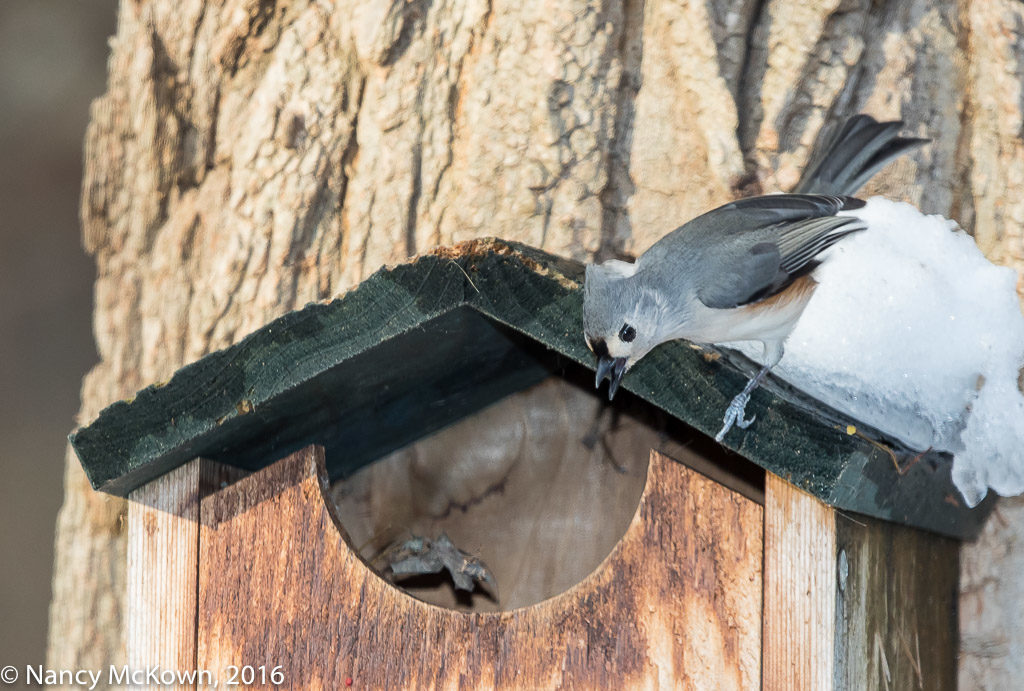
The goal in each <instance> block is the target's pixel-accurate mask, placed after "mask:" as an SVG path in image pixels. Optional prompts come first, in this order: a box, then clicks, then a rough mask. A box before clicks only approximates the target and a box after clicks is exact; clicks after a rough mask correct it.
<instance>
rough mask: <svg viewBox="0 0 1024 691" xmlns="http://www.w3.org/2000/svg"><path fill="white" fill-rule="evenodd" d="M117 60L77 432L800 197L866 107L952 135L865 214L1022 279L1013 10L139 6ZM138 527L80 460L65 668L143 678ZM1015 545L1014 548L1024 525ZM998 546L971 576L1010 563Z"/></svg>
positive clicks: (92, 215)
mask: <svg viewBox="0 0 1024 691" xmlns="http://www.w3.org/2000/svg"><path fill="white" fill-rule="evenodd" d="M111 46H112V53H111V58H110V64H109V85H108V90H107V93H106V94H105V95H104V96H103V97H101V98H100V99H98V100H97V101H96V102H95V104H94V106H93V111H92V122H91V125H90V127H89V130H88V133H87V139H86V165H85V179H84V183H83V193H82V226H83V235H84V241H85V245H86V248H87V249H88V251H89V252H90V253H91V254H92V255H93V256H94V257H95V259H96V263H97V269H98V279H97V282H96V289H95V300H96V310H95V322H94V328H95V336H96V340H97V344H98V348H99V354H100V358H101V362H100V364H99V365H97V366H96V368H95V369H94V370H93V371H92V372H90V373H89V375H88V376H87V377H86V379H85V381H84V384H83V391H82V409H81V413H80V417H79V420H80V421H81V422H88V421H89V420H91V419H92V418H94V417H95V415H96V414H97V413H98V412H99V410H100V409H101V408H102V407H104V406H105V405H107V404H109V403H111V402H113V401H115V400H117V399H119V398H125V397H128V396H131V395H132V393H133V392H134V391H136V390H137V389H138V388H140V387H141V386H144V385H145V384H148V383H150V382H154V381H160V380H163V379H166V378H167V377H168V376H169V375H170V374H171V373H172V372H173V371H174V370H175V369H177V368H178V367H180V366H181V365H183V364H185V363H187V362H189V361H192V360H194V359H196V358H198V357H200V356H202V355H203V354H205V353H207V352H210V351H211V350H214V349H218V348H222V347H224V346H227V345H229V344H230V343H232V342H234V341H236V340H238V339H239V338H241V337H242V336H244V335H245V334H247V333H248V332H250V331H252V330H253V329H255V328H258V327H259V326H261V325H262V324H264V323H266V322H267V321H268V320H270V319H272V318H273V317H275V316H278V315H280V314H282V313H283V312H286V311H288V310H291V309H294V308H296V307H301V306H302V305H303V304H305V303H306V302H308V301H311V300H319V299H323V298H327V297H330V296H333V295H336V294H338V293H339V292H342V291H344V290H345V289H347V288H349V287H350V286H352V285H354V284H355V283H357V282H358V281H359V280H360V279H362V278H363V277H365V276H367V275H368V274H369V273H371V272H372V271H374V270H375V269H376V268H378V267H379V266H381V265H382V264H385V263H392V262H398V261H401V260H403V259H404V258H406V257H408V256H410V255H412V254H415V253H418V252H422V251H424V250H426V249H428V248H430V247H432V246H435V245H439V244H448V243H452V242H456V241H460V240H465V239H469V238H473V237H479V236H486V235H496V236H500V237H503V238H508V239H515V240H521V241H524V242H527V243H530V244H532V245H536V246H539V247H542V248H544V249H546V250H549V251H552V252H556V253H559V254H563V255H566V256H570V257H574V258H577V259H591V258H594V257H607V256H614V255H622V254H637V253H639V252H641V251H643V250H644V249H645V248H646V247H648V246H649V245H650V244H652V243H653V242H654V241H655V240H657V239H658V238H659V237H660V236H661V235H663V234H664V233H665V232H667V231H669V230H671V229H672V228H674V227H675V226H677V225H679V224H680V223H681V222H683V221H684V220H686V219H688V218H690V217H692V216H694V215H696V214H698V213H700V212H702V211H705V210H707V209H708V208H709V207H711V206H713V205H715V204H718V203H721V202H725V201H727V200H729V199H731V198H733V197H736V196H738V195H740V194H746V193H751V192H756V191H765V192H767V191H775V190H781V189H786V188H788V187H789V186H790V185H792V184H793V183H795V182H796V180H797V177H798V175H799V171H800V170H801V168H802V166H803V165H804V164H805V162H806V160H807V157H808V155H809V153H810V150H811V148H812V146H813V144H814V141H815V139H816V137H817V136H819V132H820V130H821V128H822V127H823V126H824V125H827V124H830V123H834V122H836V121H838V120H841V119H843V118H845V117H846V116H847V115H849V114H852V113H855V112H860V111H863V112H868V113H871V114H873V115H875V116H876V117H879V118H902V119H904V120H905V121H906V123H907V125H906V128H905V130H904V131H905V132H907V133H911V134H916V135H920V136H929V137H931V138H932V139H933V143H932V144H931V145H930V146H928V147H925V148H922V149H920V150H918V151H917V152H915V153H914V154H912V155H911V156H909V157H905V158H903V159H901V160H900V161H899V162H898V163H895V164H893V165H892V166H891V167H890V168H889V169H887V170H886V171H885V172H884V173H883V174H881V175H879V176H878V177H876V179H875V180H874V181H873V182H872V183H871V184H870V187H869V188H868V190H866V192H867V193H868V194H870V193H885V194H886V195H887V196H890V197H896V198H903V199H906V200H908V201H911V202H913V203H915V204H917V205H918V206H920V207H921V208H922V209H923V210H924V211H926V212H928V213H939V214H944V215H948V216H952V217H953V218H956V219H958V220H959V221H960V222H961V223H962V224H963V225H964V227H965V228H967V229H968V230H969V231H970V232H972V233H973V234H974V235H975V237H976V238H977V240H978V243H979V245H980V246H981V247H982V249H983V250H984V251H985V252H986V254H987V255H988V256H989V257H990V258H991V259H993V260H994V261H996V262H999V263H1003V264H1006V265H1009V266H1014V267H1016V268H1018V269H1020V268H1024V145H1022V143H1021V140H1020V136H1019V135H1020V132H1021V129H1022V125H1024V104H1022V100H1024V99H1022V96H1024V90H1022V77H1024V6H1021V5H1020V4H1019V3H1017V2H1013V1H1012V0H959V1H955V0H948V1H943V2H932V0H910V1H909V2H907V1H905V0H881V1H878V0H819V1H817V2H813V3H807V2H804V1H803V0H732V1H731V2H730V1H728V0H707V2H696V1H694V2H687V3H669V2H665V1H663V0H651V2H644V1H643V0H622V1H615V0H555V1H554V2H547V1H545V2H540V1H539V0H527V1H526V2H518V3H509V4H501V3H494V2H488V1H486V0H438V1H436V2H435V1H432V0H408V1H406V0H401V1H399V0H392V1H387V0H381V1H375V2H357V1H356V0H348V1H346V0H339V2H336V3H324V2H316V1H314V0H294V1H291V2H286V1H284V0H282V1H280V2H274V0H226V1H225V2H223V3H205V2H202V1H201V0H175V1H173V2H172V1H171V0H148V1H146V0H143V1H141V2H137V1H135V0H123V2H122V3H121V8H120V12H119V24H118V30H117V34H116V36H115V37H114V39H113V40H112V43H111ZM1021 289H1022V291H1024V284H1021ZM1005 505H1006V506H1013V507H1018V508H1017V509H1016V510H1017V512H1018V513H1019V506H1021V503H1020V502H1019V500H1018V501H1014V502H1007V503H1006V504H1005ZM124 516H125V511H124V505H123V504H122V503H121V502H118V501H115V500H112V499H110V498H109V497H106V496H103V495H99V494H97V493H95V492H93V491H92V490H91V489H90V488H89V487H88V484H87V482H86V481H85V479H84V477H83V474H82V472H81V470H80V468H79V465H78V462H77V460H76V459H75V458H74V457H73V454H70V453H69V454H68V458H67V473H66V477H65V503H64V507H63V509H62V511H61V513H60V517H59V519H58V527H57V554H56V565H55V575H54V595H53V603H52V606H51V615H50V627H51V628H50V642H49V655H48V664H49V665H50V666H52V667H60V668H71V669H73V668H82V667H91V668H94V667H99V666H102V665H105V664H108V663H112V662H121V661H123V657H124V643H123V631H122V627H121V623H120V622H121V612H122V609H123V606H124V598H125V592H126V587H125V583H124V575H123V573H124V562H125V540H124V532H125V531H124ZM994 530H995V529H994ZM999 530H1000V531H1002V532H999V535H1000V536H1001V537H993V539H995V540H996V542H997V544H998V545H1001V547H999V549H1012V548H1011V547H1010V546H1009V545H1011V543H1012V538H1013V536H1014V535H1017V536H1019V535H1020V533H1021V532H1022V531H1024V529H1022V528H1021V527H1020V524H1019V523H1018V524H1017V526H1016V528H1014V529H1011V530H1009V535H1008V536H1007V535H1006V529H1004V528H1000V529H999ZM993 535H995V533H993ZM986 539H987V538H986ZM1017 542H1018V543H1022V544H1024V542H1022V541H1020V540H1018V541H1017ZM986 545H987V543H986V542H985V541H984V540H983V541H982V542H980V543H979V544H978V545H977V546H972V547H968V549H967V550H966V552H965V555H964V564H965V566H964V568H965V570H970V569H973V568H976V567H977V568H981V569H985V568H988V567H989V566H992V556H991V555H992V551H993V548H991V547H989V546H986ZM1017 549H1018V550H1019V549H1020V548H1017ZM993 568H995V567H993ZM1020 573H1021V571H1020V569H1016V570H1015V572H1014V573H1009V572H1007V571H999V570H998V569H996V573H995V574H994V575H992V576H991V578H993V579H995V582H997V583H1003V582H1011V581H1012V580H1013V578H1017V579H1018V580H1019V579H1020V578H1021V576H1019V574H1020ZM1016 587H1018V588H1019V587H1020V585H1019V583H1018V585H1017V586H1016ZM962 614H963V616H964V617H965V619H966V620H968V621H969V620H970V618H971V617H972V616H973V614H972V613H971V612H970V611H966V610H965V611H964V612H963V613H962ZM1018 619H1019V618H1018ZM965 625H966V624H965ZM1011 628H1012V627H1011ZM1016 629H1017V630H1015V631H1014V630H1011V631H1010V632H1008V633H1006V635H1007V636H1011V637H1013V641H1015V643H1014V645H1018V646H1019V645H1020V641H1022V640H1024V631H1022V630H1020V629H1021V625H1020V624H1019V623H1017V624H1016ZM1011 649H1012V645H1011ZM1018 649H1019V648H1018ZM973 654H974V653H973V652H972V651H971V650H966V651H965V654H964V659H965V660H966V661H968V662H970V660H971V659H972V657H971V656H972V655H973ZM1010 657H1012V656H1004V657H1003V658H999V657H998V656H997V657H996V658H995V659H992V660H989V659H986V660H985V663H984V667H985V669H986V671H985V673H986V674H991V673H992V670H993V669H996V670H1003V671H1004V672H1005V673H1006V674H1009V673H1010V672H1011V671H1012V670H1011V669H1010V667H1011V665H1010V662H1008V660H1009V658H1010ZM963 670H964V675H965V676H964V678H963V680H964V682H965V684H967V685H972V684H975V683H980V681H979V679H980V676H975V674H978V675H980V674H981V672H977V673H976V672H974V671H973V670H974V667H972V665H971V664H965V665H964V666H963ZM1018 677H1019V674H1018V675H1017V676H1015V677H1010V676H1007V677H1005V678H1006V679H1007V681H1008V683H1009V681H1010V680H1013V681H1015V680H1016V679H1017V678H1018ZM988 678H993V677H988Z"/></svg>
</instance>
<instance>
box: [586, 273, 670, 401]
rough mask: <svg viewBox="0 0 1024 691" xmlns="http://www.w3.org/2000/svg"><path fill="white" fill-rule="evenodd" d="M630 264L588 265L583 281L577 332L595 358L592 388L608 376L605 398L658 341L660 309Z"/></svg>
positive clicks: (612, 393) (612, 395)
mask: <svg viewBox="0 0 1024 691" xmlns="http://www.w3.org/2000/svg"><path fill="white" fill-rule="evenodd" d="M636 272H637V267H636V265H635V264H630V263H628V262H622V261H618V260H615V259H612V260H609V261H606V262H605V263H603V264H588V265H587V272H586V278H585V280H584V284H583V335H584V338H586V341H587V347H588V348H590V350H591V351H593V353H594V355H596V356H597V378H596V379H595V381H594V386H595V387H599V386H600V385H601V381H602V380H604V379H605V377H607V378H608V380H609V383H608V399H609V400H611V399H612V398H613V397H614V396H615V392H616V391H617V390H618V388H619V382H620V381H621V380H622V375H623V374H625V373H626V370H628V369H629V368H630V367H632V366H633V365H635V364H636V363H637V362H638V361H639V360H640V358H642V357H643V356H644V355H646V354H647V353H648V352H650V350H651V349H652V348H653V347H654V346H656V345H658V343H659V342H660V341H659V338H658V336H659V329H658V320H659V314H660V311H661V310H660V308H659V305H658V304H657V302H658V300H657V296H656V295H654V294H653V293H652V292H651V291H649V290H647V289H645V287H644V285H643V282H642V281H641V280H639V277H638V276H637V273H636Z"/></svg>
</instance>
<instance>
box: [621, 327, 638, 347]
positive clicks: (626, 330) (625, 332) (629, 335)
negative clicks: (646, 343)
mask: <svg viewBox="0 0 1024 691" xmlns="http://www.w3.org/2000/svg"><path fill="white" fill-rule="evenodd" d="M634 338H636V329H634V328H633V327H632V326H630V325H629V324H623V325H622V328H621V329H619V340H620V341H623V342H625V343H631V342H632V341H633V339H634Z"/></svg>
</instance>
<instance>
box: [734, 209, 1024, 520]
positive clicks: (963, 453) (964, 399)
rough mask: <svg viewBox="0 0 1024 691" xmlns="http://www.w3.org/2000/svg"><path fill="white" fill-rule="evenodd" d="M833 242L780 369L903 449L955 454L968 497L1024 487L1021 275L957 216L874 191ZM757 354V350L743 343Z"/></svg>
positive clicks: (957, 478)
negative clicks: (861, 226) (857, 228)
mask: <svg viewBox="0 0 1024 691" xmlns="http://www.w3.org/2000/svg"><path fill="white" fill-rule="evenodd" d="M848 213H850V214H851V215H855V216H858V217H860V218H862V219H863V220H865V221H866V222H867V223H868V230H866V231H863V232H860V233H856V234H854V235H851V236H850V237H849V238H846V239H844V240H843V241H842V242H840V243H838V244H837V245H836V246H835V247H833V248H832V249H831V250H830V251H829V255H828V257H827V258H826V261H825V262H824V263H823V264H822V265H821V267H820V268H818V269H817V271H816V274H815V277H816V278H817V279H818V280H819V282H820V285H819V287H818V289H817V291H816V292H815V294H814V297H813V298H812V299H811V301H810V303H809V304H808V306H807V310H806V311H805V312H804V314H803V316H802V318H801V319H800V322H799V323H798V324H797V327H796V329H795V330H794V331H793V333H792V335H791V336H790V337H789V340H788V341H787V342H786V353H785V356H784V357H783V359H782V361H781V362H780V363H779V365H778V367H777V368H776V370H775V372H776V374H777V375H778V376H781V377H782V378H784V379H786V380H787V381H789V382H790V383H792V384H794V385H796V386H798V387H799V388H801V389H803V390H804V391H807V392H808V393H810V394H812V395H814V396H815V397H817V398H819V399H821V400H822V401H825V402H826V403H828V404H830V405H831V406H833V407H835V408H837V409H839V410H841V411H844V412H847V413H849V414H850V415H852V416H853V417H855V418H857V419H859V420H862V421H863V422H865V423H867V424H869V425H872V426H874V427H877V428H878V429H880V430H882V431H884V432H886V433H888V434H890V435H892V436H894V437H896V438H898V439H900V440H901V441H903V442H904V443H906V444H907V445H908V446H910V447H911V448H916V449H919V450H924V449H927V448H929V447H931V448H933V449H937V450H941V451H949V452H952V453H953V456H954V460H953V482H954V483H955V484H956V486H957V488H958V489H959V490H960V492H961V493H962V494H963V496H964V499H965V500H966V502H967V504H968V505H969V506H975V505H976V504H977V503H978V502H980V501H981V500H982V499H983V498H984V497H985V495H986V494H987V492H988V490H989V488H991V489H993V490H995V491H996V492H997V493H999V494H1001V495H1004V496H1008V495H1016V494H1021V493H1024V394H1022V393H1021V391H1020V388H1019V384H1018V378H1019V377H1021V376H1022V375H1021V369H1022V368H1024V315H1022V314H1021V307H1020V303H1019V302H1018V298H1017V293H1016V290H1015V285H1016V281H1017V275H1016V272H1015V271H1013V270H1012V269H1008V268H1005V267H998V266H995V265H994V264H992V263H991V262H989V261H988V260H987V259H985V257H984V255H982V253H981V251H980V250H979V249H978V247H977V245H976V244H975V243H974V240H973V239H972V238H971V237H970V236H969V235H967V234H966V233H965V232H963V231H962V230H959V228H958V226H957V225H956V223H954V222H952V221H949V220H947V219H945V218H943V217H941V216H926V215H924V214H922V213H921V212H920V211H918V210H917V209H915V208H914V207H913V206H911V205H909V204H904V203H899V202H892V201H889V200H886V199H883V198H879V197H875V198H872V199H870V200H868V203H867V206H865V207H864V208H863V209H859V210H857V211H854V212H848ZM740 349H741V350H743V351H744V352H746V353H747V354H748V355H758V354H759V352H758V350H759V349H758V348H756V347H755V348H754V349H753V350H751V349H750V348H749V347H748V346H747V345H744V346H743V347H741V348H740Z"/></svg>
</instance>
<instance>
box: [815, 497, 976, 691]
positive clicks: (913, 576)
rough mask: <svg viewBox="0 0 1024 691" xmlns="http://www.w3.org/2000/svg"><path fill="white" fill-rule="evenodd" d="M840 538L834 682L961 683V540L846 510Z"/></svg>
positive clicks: (882, 685)
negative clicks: (850, 512) (958, 658)
mask: <svg viewBox="0 0 1024 691" xmlns="http://www.w3.org/2000/svg"><path fill="white" fill-rule="evenodd" d="M836 536H837V546H838V550H839V552H838V555H839V556H838V564H839V578H838V583H839V597H838V598H837V606H838V610H837V612H836V615H837V616H836V621H837V633H836V669H835V673H836V675H835V685H834V688H836V689H884V690H886V691H897V690H900V689H907V690H911V689H914V690H917V691H924V690H925V689H927V690H928V691H943V690H944V689H955V688H956V685H957V667H956V663H957V649H958V646H959V639H958V635H957V634H958V626H957V590H958V589H957V583H958V580H959V551H960V545H959V544H958V543H957V542H956V541H955V540H950V539H949V538H944V537H940V536H938V535H934V534H931V533H926V532H923V531H920V530H914V529H912V528H908V527H906V526H900V525H893V524H891V523H886V522H884V521H878V520H875V519H872V518H867V517H865V516H855V517H846V516H843V515H842V514H840V515H839V516H837V520H836Z"/></svg>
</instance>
